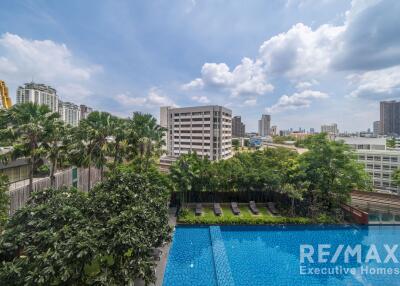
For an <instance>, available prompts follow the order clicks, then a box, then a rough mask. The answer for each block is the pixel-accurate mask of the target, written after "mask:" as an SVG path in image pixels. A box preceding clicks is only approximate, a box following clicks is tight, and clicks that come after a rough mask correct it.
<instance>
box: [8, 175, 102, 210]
mask: <svg viewBox="0 0 400 286" xmlns="http://www.w3.org/2000/svg"><path fill="white" fill-rule="evenodd" d="M72 172H73V171H72V169H68V170H64V171H61V172H59V173H57V174H56V175H55V177H56V180H55V188H56V189H59V188H61V187H70V186H73V182H74V179H73V175H72ZM90 173H91V174H90V180H91V183H90V184H91V186H94V184H95V183H97V182H99V181H100V178H101V176H100V170H98V169H95V168H91V172H90ZM76 186H77V188H78V189H80V190H82V191H86V190H87V186H88V169H83V168H78V181H77V185H76ZM50 187H51V182H50V178H49V177H46V178H42V179H40V180H37V181H34V183H33V186H32V190H33V191H38V190H43V189H47V188H50ZM8 194H9V196H10V208H9V214H10V215H12V214H14V213H15V212H16V211H17V210H18V209H20V208H22V207H23V206H24V205H25V204H26V202H27V201H28V200H29V198H30V191H29V185H28V184H25V185H23V186H19V187H17V188H13V189H10V191H8Z"/></svg>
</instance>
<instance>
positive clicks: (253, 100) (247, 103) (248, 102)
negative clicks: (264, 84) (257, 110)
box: [243, 98, 257, 106]
mask: <svg viewBox="0 0 400 286" xmlns="http://www.w3.org/2000/svg"><path fill="white" fill-rule="evenodd" d="M243 104H244V105H245V106H255V105H256V104H257V98H248V99H246V100H245V101H244V103H243Z"/></svg>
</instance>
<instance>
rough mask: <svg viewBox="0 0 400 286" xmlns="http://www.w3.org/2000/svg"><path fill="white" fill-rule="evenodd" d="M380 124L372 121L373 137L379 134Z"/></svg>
mask: <svg viewBox="0 0 400 286" xmlns="http://www.w3.org/2000/svg"><path fill="white" fill-rule="evenodd" d="M380 130H381V122H380V121H379V120H378V121H374V124H373V133H374V135H375V136H377V135H379V134H380V133H381V131H380Z"/></svg>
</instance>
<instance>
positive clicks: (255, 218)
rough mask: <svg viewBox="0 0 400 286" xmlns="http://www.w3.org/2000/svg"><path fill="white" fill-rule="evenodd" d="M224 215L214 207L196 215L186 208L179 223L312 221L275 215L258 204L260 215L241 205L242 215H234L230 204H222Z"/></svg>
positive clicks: (180, 216) (204, 208) (305, 222)
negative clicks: (215, 211) (219, 214)
mask: <svg viewBox="0 0 400 286" xmlns="http://www.w3.org/2000/svg"><path fill="white" fill-rule="evenodd" d="M221 208H222V215H221V216H219V217H218V216H216V215H215V214H214V211H213V209H212V207H203V214H202V215H201V216H196V215H195V212H194V209H193V208H190V209H187V210H184V211H183V212H182V213H181V214H180V215H179V217H178V223H182V224H284V223H293V224H307V223H311V220H310V219H309V218H305V217H283V216H273V215H271V213H270V212H269V211H268V210H267V208H266V207H261V206H258V209H259V211H260V214H259V215H254V214H253V213H252V212H251V211H250V209H249V207H248V206H245V205H241V206H239V209H240V215H237V216H236V215H234V214H233V213H232V210H231V208H230V207H229V206H221Z"/></svg>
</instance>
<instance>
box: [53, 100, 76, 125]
mask: <svg viewBox="0 0 400 286" xmlns="http://www.w3.org/2000/svg"><path fill="white" fill-rule="evenodd" d="M58 112H59V113H60V117H61V119H62V120H63V121H64V122H65V123H66V124H69V125H71V126H78V125H79V121H80V120H81V109H80V107H79V106H78V105H76V104H74V103H72V102H62V101H59V107H58Z"/></svg>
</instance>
